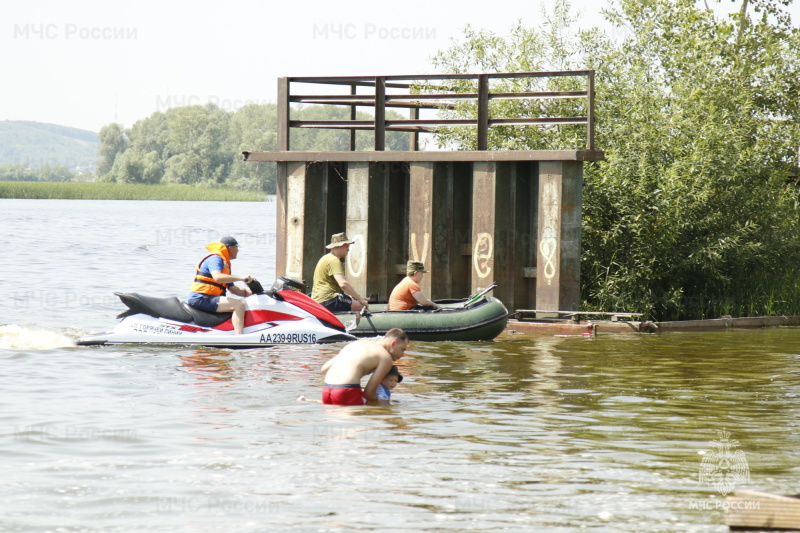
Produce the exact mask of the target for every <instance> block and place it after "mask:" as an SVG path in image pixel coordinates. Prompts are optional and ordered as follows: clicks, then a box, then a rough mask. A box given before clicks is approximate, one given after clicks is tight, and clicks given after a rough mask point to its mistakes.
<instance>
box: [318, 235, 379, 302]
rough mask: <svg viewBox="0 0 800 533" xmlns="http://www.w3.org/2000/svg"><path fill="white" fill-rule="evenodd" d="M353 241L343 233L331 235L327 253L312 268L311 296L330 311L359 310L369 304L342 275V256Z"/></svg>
mask: <svg viewBox="0 0 800 533" xmlns="http://www.w3.org/2000/svg"><path fill="white" fill-rule="evenodd" d="M351 244H353V241H351V240H348V239H347V235H345V234H344V233H336V234H334V235H332V236H331V243H330V244H329V245H327V246H326V248H327V249H328V250H330V252H329V253H327V254H325V255H323V256H322V258H321V259H320V260H319V262H318V263H317V267H316V268H315V269H314V285H313V287H312V289H311V298H312V299H313V300H315V301H317V302H319V303H321V304H322V305H323V306H324V307H325V308H327V309H328V310H329V311H331V312H332V313H344V312H347V311H361V308H362V307H367V306H369V302H368V301H367V299H366V298H362V297H361V296H360V295H359V294H358V292H356V290H355V289H354V288H353V286H352V285H350V283H349V282H348V281H347V278H345V277H344V258H345V256H346V255H347V252H349V251H350V245H351Z"/></svg>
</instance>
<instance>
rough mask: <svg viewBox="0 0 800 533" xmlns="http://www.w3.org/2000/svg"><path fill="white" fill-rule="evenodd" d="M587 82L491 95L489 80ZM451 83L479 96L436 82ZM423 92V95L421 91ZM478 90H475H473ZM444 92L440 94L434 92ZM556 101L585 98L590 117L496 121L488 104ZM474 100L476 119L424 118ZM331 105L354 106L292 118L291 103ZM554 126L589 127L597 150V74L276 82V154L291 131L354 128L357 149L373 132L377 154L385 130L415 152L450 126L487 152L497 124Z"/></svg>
mask: <svg viewBox="0 0 800 533" xmlns="http://www.w3.org/2000/svg"><path fill="white" fill-rule="evenodd" d="M556 77H582V78H586V86H585V87H586V88H585V90H578V91H521V92H492V91H491V89H490V80H495V79H508V80H510V79H513V78H556ZM447 80H456V81H458V80H467V81H469V80H474V81H475V82H476V83H472V84H470V85H471V86H477V92H463V93H462V92H453V90H452V89H451V88H450V87H447V86H443V85H436V84H434V83H432V82H436V81H439V82H446V81H447ZM292 84H310V85H325V86H331V85H333V86H349V88H350V91H349V94H329V93H320V94H316V93H315V94H293V93H292ZM360 87H366V88H369V89H370V94H358V89H359V88H360ZM421 88H422V89H423V90H424V91H423V92H419V93H418V91H419V90H420V89H421ZM473 90H474V89H473ZM431 91H442V92H431ZM556 98H583V99H586V106H585V110H586V114H585V115H583V116H570V117H551V116H547V117H518V118H492V117H491V116H490V113H489V102H490V101H492V100H541V99H556ZM463 101H474V102H476V104H477V116H476V117H475V118H474V119H446V118H438V117H437V118H434V119H420V117H419V111H420V109H455V108H456V105H457V103H458V102H463ZM292 103H301V104H327V105H340V106H342V105H344V106H349V107H350V118H349V119H347V120H292V119H291V117H290V115H291V107H290V106H291V104H292ZM358 107H371V108H373V110H374V117H375V118H374V120H357V119H356V109H357V108H358ZM387 108H408V109H410V110H411V113H410V117H409V118H408V119H405V120H387V119H386V109H387ZM555 124H585V125H586V150H594V149H595V148H594V71H593V70H573V71H561V72H507V73H492V74H425V75H420V74H418V75H408V76H370V77H368V76H341V77H285V78H279V79H278V150H279V151H289V130H290V128H327V129H347V130H350V150H351V151H352V150H355V144H356V141H355V140H356V137H355V132H356V131H357V130H374V132H375V144H374V148H375V150H378V151H381V150H384V149H385V146H386V132H387V131H405V132H409V133H410V134H411V138H410V147H411V150H416V149H417V146H418V140H419V137H418V135H419V133H424V132H436V131H438V130H439V128H442V127H448V126H474V127H477V148H478V150H487V149H488V137H489V128H490V127H492V126H496V125H517V126H541V125H555Z"/></svg>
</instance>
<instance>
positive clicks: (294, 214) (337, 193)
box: [275, 162, 345, 290]
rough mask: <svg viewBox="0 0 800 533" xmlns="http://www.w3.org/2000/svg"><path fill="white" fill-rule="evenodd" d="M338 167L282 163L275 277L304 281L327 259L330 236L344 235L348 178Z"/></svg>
mask: <svg viewBox="0 0 800 533" xmlns="http://www.w3.org/2000/svg"><path fill="white" fill-rule="evenodd" d="M340 173H341V172H340V171H339V170H338V169H337V168H336V165H335V164H328V163H305V162H290V163H279V165H278V183H277V195H276V202H277V206H276V217H277V228H276V229H277V238H276V246H275V250H276V258H275V260H276V261H275V262H276V265H275V275H276V277H277V276H289V277H291V278H294V279H298V280H304V281H305V282H306V284H307V285H308V287H309V290H310V287H311V283H312V280H313V277H314V268H315V267H316V265H317V261H318V260H319V258H320V257H322V256H323V255H325V253H326V252H327V250H326V249H325V245H326V244H327V243H328V242H329V239H330V235H331V234H333V233H338V232H340V231H344V227H345V223H344V219H345V217H344V196H343V195H344V185H343V184H344V178H343V177H342V176H341V175H340Z"/></svg>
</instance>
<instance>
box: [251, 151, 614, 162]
mask: <svg viewBox="0 0 800 533" xmlns="http://www.w3.org/2000/svg"><path fill="white" fill-rule="evenodd" d="M242 153H243V154H244V159H245V161H279V162H280V161H386V162H411V161H434V162H436V161H466V162H469V161H603V160H604V159H605V153H604V152H603V151H602V150H485V151H484V150H481V151H477V150H470V151H441V152H412V151H408V152H401V151H395V152H391V151H390V152H386V151H384V152H373V151H362V152H277V151H276V152H261V151H259V152H256V151H251V152H242Z"/></svg>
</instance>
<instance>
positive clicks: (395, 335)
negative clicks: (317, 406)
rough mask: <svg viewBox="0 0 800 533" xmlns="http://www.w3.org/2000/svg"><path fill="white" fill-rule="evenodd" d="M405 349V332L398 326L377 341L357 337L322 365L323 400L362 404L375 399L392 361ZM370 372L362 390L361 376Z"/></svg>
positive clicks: (336, 403) (345, 403) (332, 402)
mask: <svg viewBox="0 0 800 533" xmlns="http://www.w3.org/2000/svg"><path fill="white" fill-rule="evenodd" d="M406 349H408V335H407V334H406V332H405V331H403V330H402V329H399V328H394V329H390V330H389V331H387V332H386V335H384V336H383V338H382V339H381V340H379V341H377V342H375V341H368V340H360V341H355V342H353V343H350V344H348V345H347V346H345V347H344V348H343V349H342V351H341V352H339V353H338V354H337V355H336V356H335V357H334V358H333V359H331V360H330V361H328V362H327V363H325V364H324V365H323V366H322V373H323V374H324V375H325V383H324V384H323V386H322V403H327V404H334V405H363V404H364V403H366V401H373V402H374V401H377V400H378V385H380V384H381V381H383V378H385V377H386V374H388V373H389V371H390V370H391V369H392V364H393V363H394V362H395V361H397V360H398V359H400V358H401V357H403V355H404V354H405V351H406ZM369 373H372V376H370V378H369V381H367V386H366V387H365V388H364V391H363V393H362V391H361V378H362V377H364V376H366V375H367V374H369Z"/></svg>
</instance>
